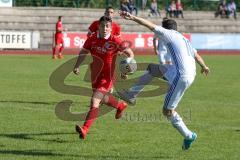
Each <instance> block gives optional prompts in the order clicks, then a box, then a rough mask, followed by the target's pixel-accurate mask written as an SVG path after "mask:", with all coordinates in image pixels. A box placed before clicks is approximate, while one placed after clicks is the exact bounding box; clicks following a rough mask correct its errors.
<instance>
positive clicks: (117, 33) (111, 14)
mask: <svg viewBox="0 0 240 160" xmlns="http://www.w3.org/2000/svg"><path fill="white" fill-rule="evenodd" d="M104 16H106V17H110V18H111V19H113V17H114V9H113V8H112V7H107V8H106V10H105V13H104ZM98 28H99V20H97V21H94V22H93V23H92V24H91V25H90V26H89V28H88V34H87V36H88V37H89V36H91V35H93V34H94V33H96V32H97V31H98ZM120 32H121V27H120V26H119V25H118V24H117V23H115V22H112V35H115V36H120V35H121V34H120Z"/></svg>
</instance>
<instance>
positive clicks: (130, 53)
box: [120, 48, 134, 80]
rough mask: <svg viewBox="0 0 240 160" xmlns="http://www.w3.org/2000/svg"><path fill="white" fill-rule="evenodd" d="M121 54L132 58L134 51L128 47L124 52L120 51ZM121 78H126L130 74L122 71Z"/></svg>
mask: <svg viewBox="0 0 240 160" xmlns="http://www.w3.org/2000/svg"><path fill="white" fill-rule="evenodd" d="M120 54H121V55H122V54H123V55H125V56H126V57H128V58H131V59H132V58H134V53H133V51H132V50H131V49H130V48H126V49H125V50H124V51H123V52H120ZM121 78H122V79H124V80H125V79H127V78H128V76H127V75H126V74H123V73H121Z"/></svg>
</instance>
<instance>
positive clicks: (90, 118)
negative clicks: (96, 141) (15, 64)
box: [83, 106, 99, 130]
mask: <svg viewBox="0 0 240 160" xmlns="http://www.w3.org/2000/svg"><path fill="white" fill-rule="evenodd" d="M98 112H99V108H96V107H93V106H92V107H91V108H90V110H89V112H88V115H87V117H86V120H85V122H84V125H83V128H84V129H86V130H88V129H89V128H90V127H91V125H92V124H93V122H94V121H95V120H96V118H97V117H98Z"/></svg>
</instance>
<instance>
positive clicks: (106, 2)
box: [105, 0, 109, 8]
mask: <svg viewBox="0 0 240 160" xmlns="http://www.w3.org/2000/svg"><path fill="white" fill-rule="evenodd" d="M105 6H106V7H108V6H109V0H105ZM106 7H105V8H106Z"/></svg>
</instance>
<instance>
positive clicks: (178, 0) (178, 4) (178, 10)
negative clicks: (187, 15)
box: [176, 0, 184, 18]
mask: <svg viewBox="0 0 240 160" xmlns="http://www.w3.org/2000/svg"><path fill="white" fill-rule="evenodd" d="M180 14H181V15H182V18H184V17H183V7H182V3H181V0H176V16H177V18H178V17H179V15H180Z"/></svg>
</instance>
